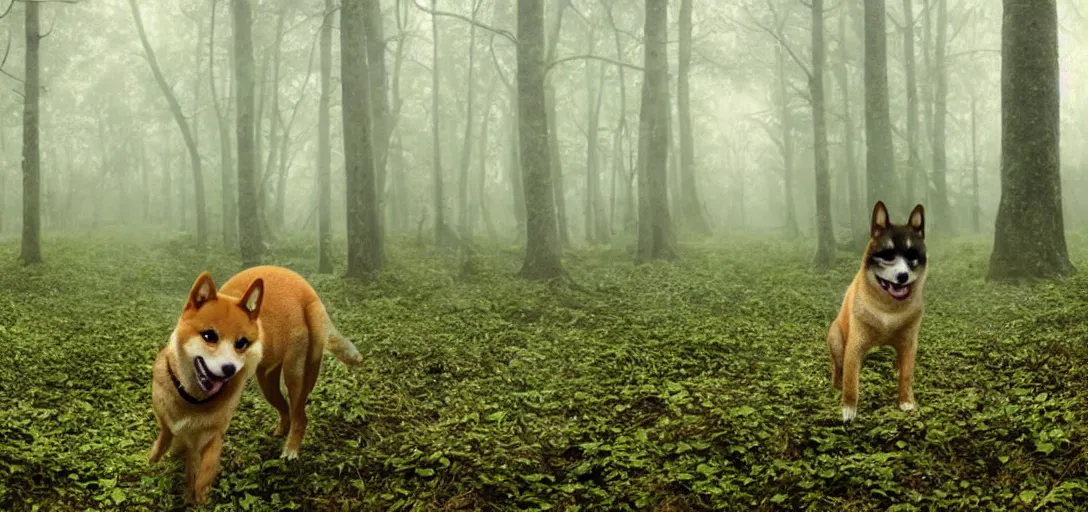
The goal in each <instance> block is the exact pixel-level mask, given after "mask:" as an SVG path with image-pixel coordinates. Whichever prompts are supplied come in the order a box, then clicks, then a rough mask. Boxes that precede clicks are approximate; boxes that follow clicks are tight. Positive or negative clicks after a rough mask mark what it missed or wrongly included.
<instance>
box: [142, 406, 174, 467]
mask: <svg viewBox="0 0 1088 512" xmlns="http://www.w3.org/2000/svg"><path fill="white" fill-rule="evenodd" d="M155 419H156V420H158V423H159V435H158V437H156V438H155V442H154V443H152V444H151V454H150V455H149V456H148V457H147V463H148V465H151V464H154V463H156V462H158V461H159V459H160V458H162V454H163V453H165V452H166V450H167V449H168V448H170V444H171V443H172V442H173V441H174V433H173V432H171V431H170V427H168V426H167V425H166V422H165V421H163V420H162V418H159V417H158V415H156V416H155Z"/></svg>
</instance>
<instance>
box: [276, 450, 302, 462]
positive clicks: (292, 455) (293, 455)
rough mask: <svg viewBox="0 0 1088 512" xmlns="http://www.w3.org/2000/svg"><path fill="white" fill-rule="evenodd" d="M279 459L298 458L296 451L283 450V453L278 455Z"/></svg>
mask: <svg viewBox="0 0 1088 512" xmlns="http://www.w3.org/2000/svg"><path fill="white" fill-rule="evenodd" d="M280 458H281V459H287V460H295V459H297V458H298V450H292V449H290V448H284V449H283V453H281V454H280Z"/></svg>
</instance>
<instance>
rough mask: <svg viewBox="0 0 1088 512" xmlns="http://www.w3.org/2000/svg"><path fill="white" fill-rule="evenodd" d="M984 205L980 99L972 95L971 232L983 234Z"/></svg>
mask: <svg viewBox="0 0 1088 512" xmlns="http://www.w3.org/2000/svg"><path fill="white" fill-rule="evenodd" d="M981 210H982V205H981V203H980V202H979V198H978V97H976V96H975V95H974V94H972V95H971V232H973V233H975V234H978V233H981V232H982V220H981V217H982V211H981Z"/></svg>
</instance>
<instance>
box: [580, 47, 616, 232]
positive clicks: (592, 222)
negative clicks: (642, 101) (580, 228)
mask: <svg viewBox="0 0 1088 512" xmlns="http://www.w3.org/2000/svg"><path fill="white" fill-rule="evenodd" d="M594 36H595V34H593V33H591V34H590V38H591V40H592V38H593V37H594ZM592 48H593V45H592V44H590V53H591V54H592V53H593V49H592ZM597 67H598V68H600V71H599V73H598V75H599V76H598V77H597V78H594V77H593V76H592V75H593V71H592V70H593V66H591V65H590V63H589V62H586V104H587V105H588V106H589V125H588V127H587V129H586V204H585V210H586V211H585V215H586V241H588V242H589V243H591V244H595V243H597V244H607V243H609V242H611V241H612V233H611V231H610V228H609V226H608V217H607V216H606V215H605V210H604V200H603V199H602V198H601V155H600V149H599V147H598V146H599V144H598V142H599V140H600V134H599V133H598V132H599V130H600V124H601V123H600V119H601V103H603V102H602V99H603V98H602V96H603V95H604V71H605V68H604V66H597Z"/></svg>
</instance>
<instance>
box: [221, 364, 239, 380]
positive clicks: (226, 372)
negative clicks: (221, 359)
mask: <svg viewBox="0 0 1088 512" xmlns="http://www.w3.org/2000/svg"><path fill="white" fill-rule="evenodd" d="M222 371H223V376H224V377H233V376H234V372H236V371H238V369H237V368H235V367H234V365H233V364H231V363H227V364H225V365H223V368H222Z"/></svg>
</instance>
